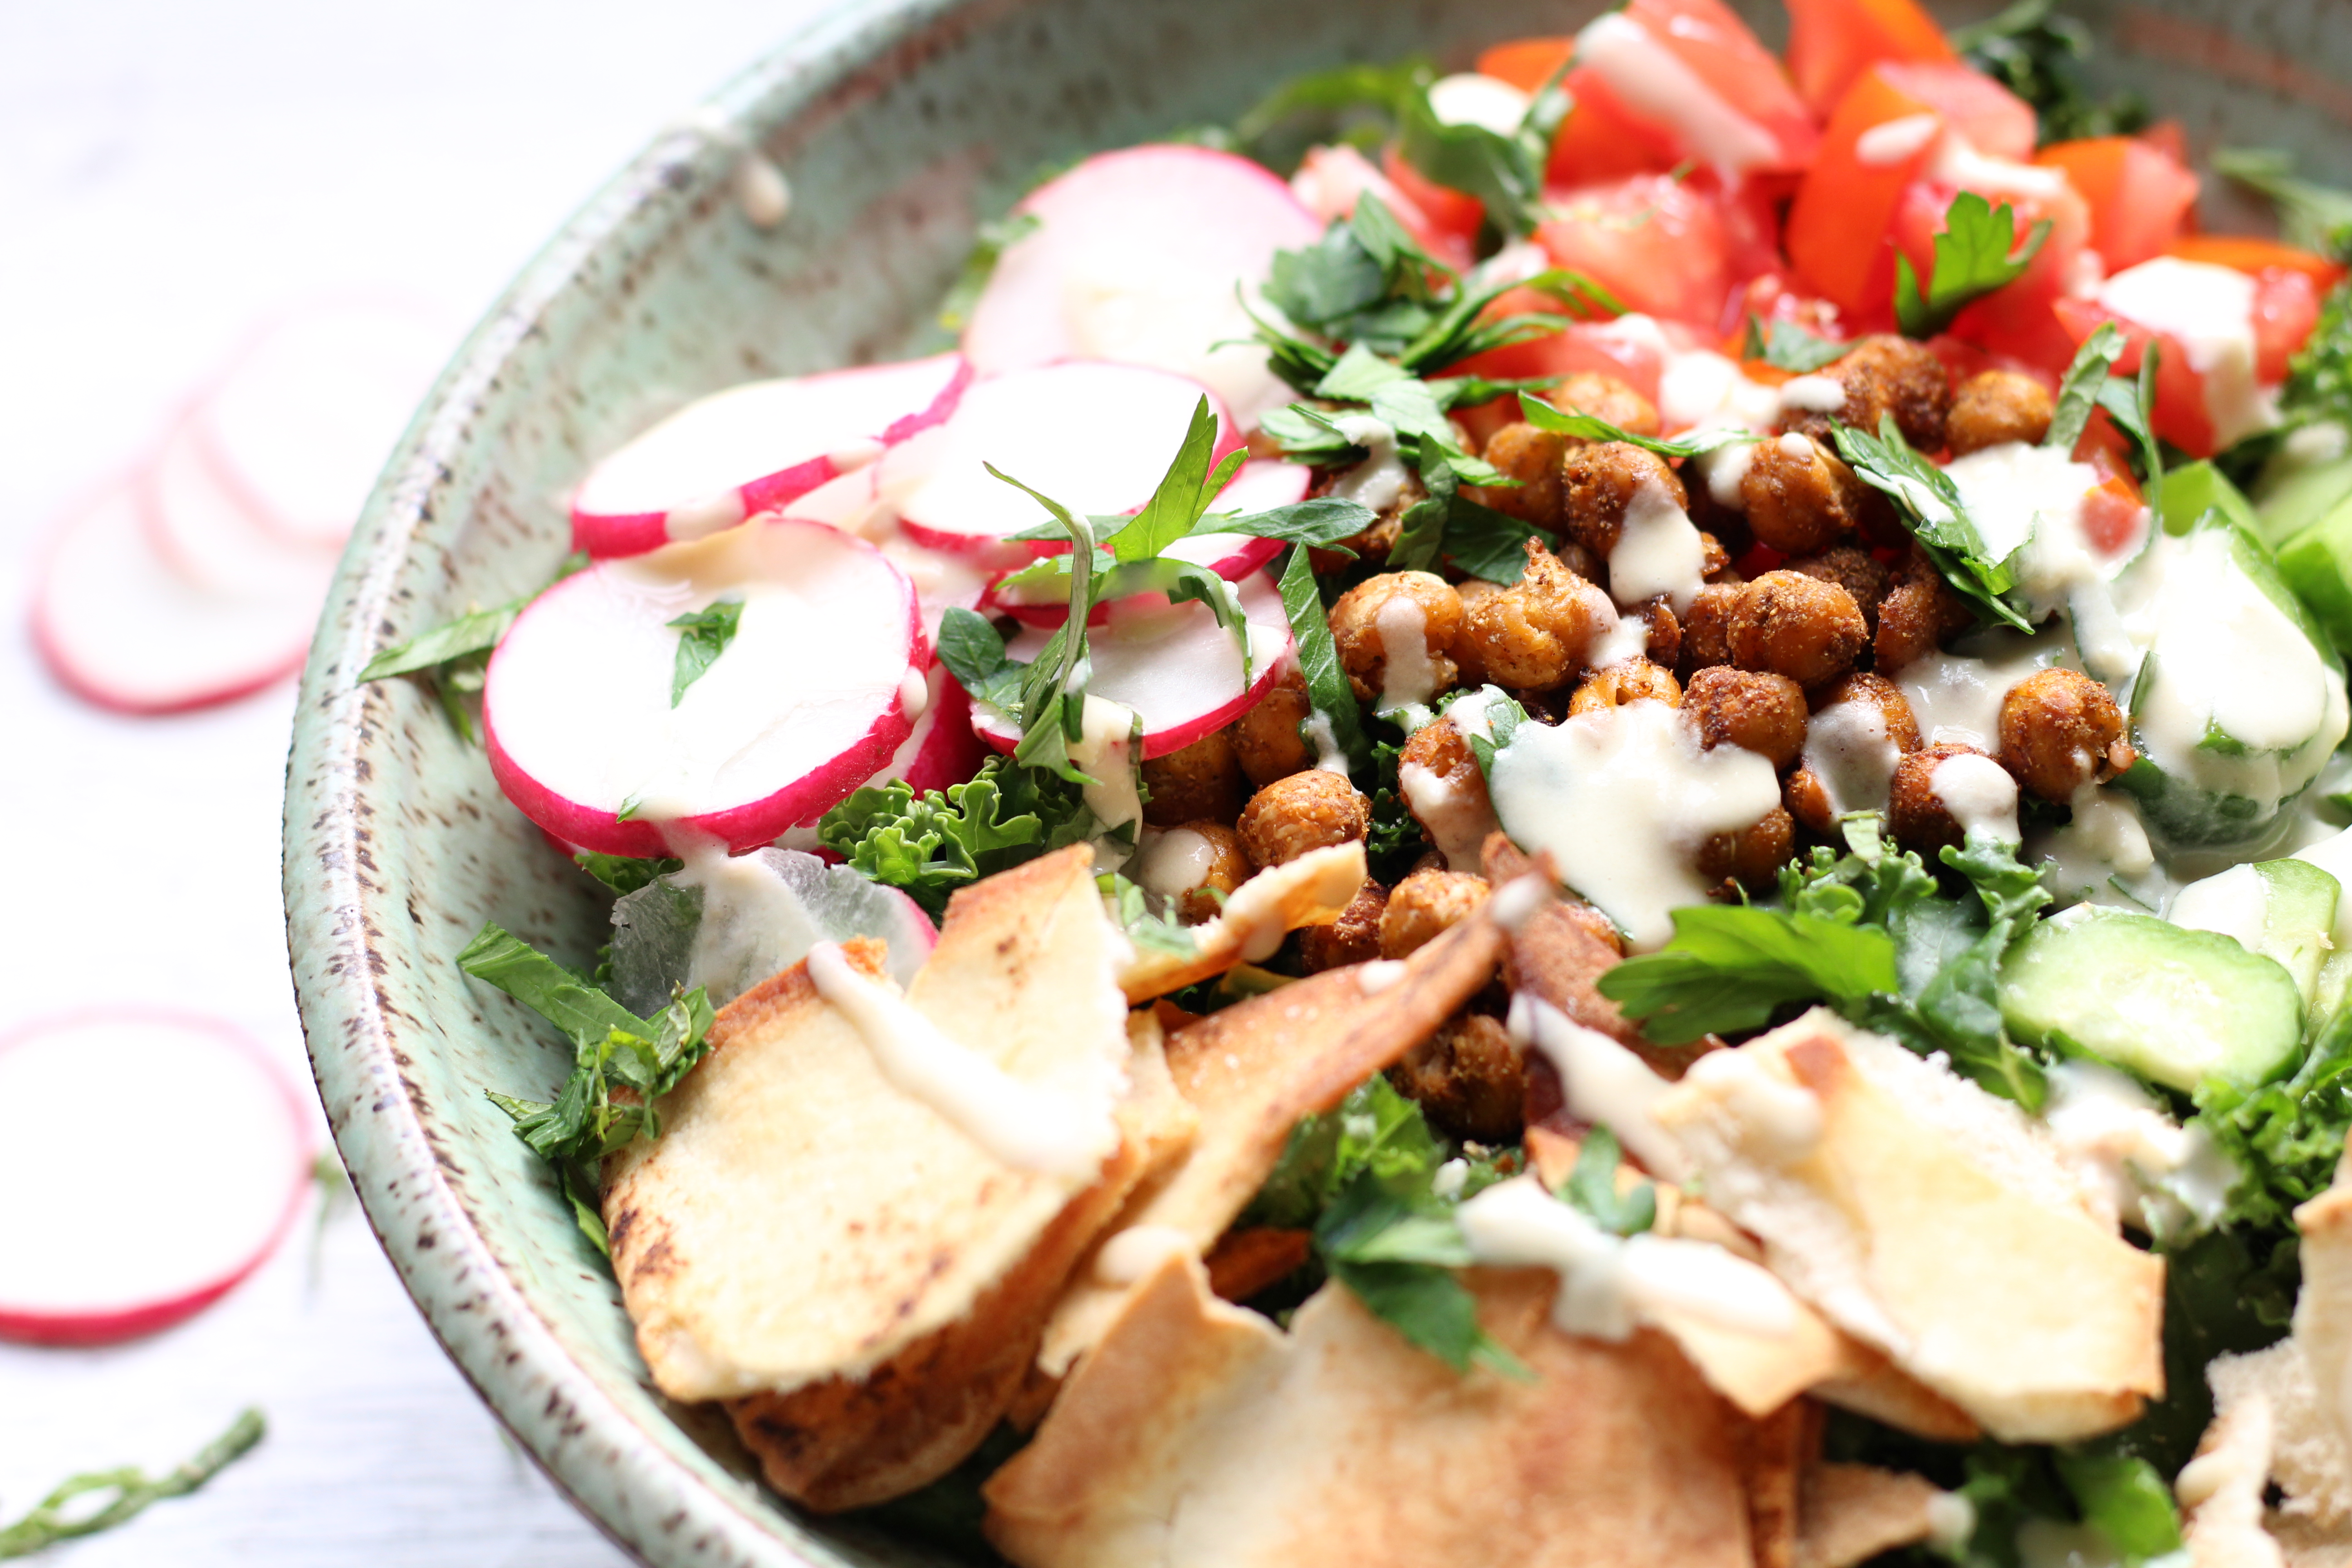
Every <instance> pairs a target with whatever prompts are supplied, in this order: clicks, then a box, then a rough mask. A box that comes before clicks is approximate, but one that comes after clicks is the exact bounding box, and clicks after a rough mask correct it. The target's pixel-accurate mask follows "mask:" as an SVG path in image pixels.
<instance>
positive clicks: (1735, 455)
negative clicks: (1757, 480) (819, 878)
mask: <svg viewBox="0 0 2352 1568" xmlns="http://www.w3.org/2000/svg"><path fill="white" fill-rule="evenodd" d="M1691 460H1692V461H1693V462H1695V463H1696V464H1697V465H1698V471H1699V474H1700V475H1701V477H1702V478H1704V479H1705V480H1706V493H1707V494H1708V496H1709V497H1711V498H1712V499H1713V500H1714V501H1715V504H1716V505H1717V506H1720V507H1727V508H1728V509H1730V510H1733V511H1740V512H1744V511H1746V510H1748V500H1747V492H1746V491H1745V490H1744V489H1741V487H1742V486H1744V485H1745V484H1747V482H1748V469H1749V468H1754V467H1755V466H1756V444H1755V443H1754V442H1752V441H1741V442H1739V443H1738V444H1737V445H1734V446H1729V447H1717V448H1716V449H1715V450H1714V451H1712V452H1702V453H1700V454H1699V455H1698V456H1697V457H1696V458H1693V459H1691Z"/></svg>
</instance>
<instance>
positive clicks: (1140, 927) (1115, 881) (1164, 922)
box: [1095, 871, 1201, 958]
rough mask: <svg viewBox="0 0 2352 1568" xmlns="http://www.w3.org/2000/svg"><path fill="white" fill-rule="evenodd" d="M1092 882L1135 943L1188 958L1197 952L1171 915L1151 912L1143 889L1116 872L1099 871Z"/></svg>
mask: <svg viewBox="0 0 2352 1568" xmlns="http://www.w3.org/2000/svg"><path fill="white" fill-rule="evenodd" d="M1095 885H1096V886H1097V887H1098V888H1100V889H1102V895H1103V901H1104V903H1105V904H1107V905H1108V907H1109V908H1110V910H1111V911H1112V913H1113V917H1114V918H1115V919H1117V920H1118V923H1119V924H1120V925H1121V926H1122V927H1124V928H1125V929H1126V931H1127V935H1128V940H1129V941H1130V942H1134V943H1135V945H1136V946H1138V947H1144V948H1150V949H1152V950H1153V951H1154V952H1165V953H1171V954H1173V955H1174V956H1176V957H1178V958H1191V957H1192V955H1193V954H1195V953H1197V952H1200V951H1201V944H1200V942H1199V939H1198V938H1196V937H1194V936H1193V934H1192V930H1191V928H1189V927H1188V926H1186V925H1185V924H1184V923H1183V922H1182V921H1178V920H1176V919H1175V918H1174V917H1173V916H1171V915H1166V914H1160V913H1155V912H1154V911H1153V910H1152V908H1151V900H1150V897H1149V896H1148V895H1147V894H1146V893H1145V892H1144V890H1143V889H1141V888H1139V887H1138V886H1137V885H1136V884H1135V883H1133V882H1130V881H1129V880H1128V879H1126V878H1125V877H1122V876H1120V875H1119V874H1118V872H1116V871H1105V872H1103V873H1102V874H1101V875H1099V876H1097V878H1096V879H1095Z"/></svg>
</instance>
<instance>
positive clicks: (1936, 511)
mask: <svg viewBox="0 0 2352 1568" xmlns="http://www.w3.org/2000/svg"><path fill="white" fill-rule="evenodd" d="M1831 437H1832V440H1834V441H1835V442H1836V443H1837V449H1838V456H1839V457H1841V458H1844V459H1845V461H1846V465H1847V466H1848V467H1849V468H1853V472H1854V477H1855V478H1856V479H1861V480H1862V481H1863V482H1864V484H1866V485H1869V486H1870V487H1871V488H1872V489H1875V490H1878V491H1879V492H1881V493H1882V494H1884V495H1885V496H1886V498H1887V499H1888V500H1892V501H1893V502H1894V503H1895V511H1896V513H1897V514H1898V515H1899V516H1900V517H1901V518H1902V519H1903V522H1904V526H1905V527H1906V528H1908V529H1909V530H1910V531H1911V537H1912V538H1914V539H1915V540H1916V541H1918V543H1919V548H1920V549H1922V550H1924V551H1926V552H1927V557H1928V559H1929V560H1931V561H1933V562H1934V563H1936V569H1937V571H1938V572H1940V573H1941V574H1943V577H1944V581H1945V582H1946V583H1948V584H1950V585H1951V587H1952V591H1953V592H1954V593H1956V594H1958V595H1959V596H1960V597H1961V598H1962V599H1964V600H1966V601H1967V602H1968V605H1969V608H1970V609H1972V610H1974V611H1975V612H1976V614H1977V618H1978V619H1979V620H1980V621H1983V622H1986V623H1988V624H1996V625H2001V626H2014V627H2016V628H2017V629H2018V630H2020V631H2027V632H2030V631H2032V629H2033V623H2032V621H2031V620H2029V619H2027V618H2026V615H2025V612H2024V610H2023V609H2022V608H2021V606H2020V605H2019V604H2018V603H2017V602H2016V600H2015V599H2014V598H2013V597H2012V592H2013V590H2014V589H2015V588H2016V586H2017V577H2016V574H2015V573H2014V572H2012V571H2011V568H2010V565H2009V563H2007V562H2006V561H1996V560H1994V559H1993V558H1992V557H1991V556H1990V554H1988V553H1987V552H1986V546H1985V542H1984V535H1983V534H1982V533H1980V532H1979V531H1977V525H1976V523H1975V521H1974V520H1972V519H1971V518H1970V517H1969V514H1968V509H1967V508H1966V507H1965V506H1963V505H1962V504H1961V502H1960V491H1959V487H1958V486H1957V485H1955V484H1953V483H1952V479H1951V476H1950V475H1948V474H1947V473H1945V472H1944V470H1943V469H1941V468H1937V466H1936V465H1935V464H1934V463H1932V462H1929V461H1928V460H1927V458H1923V457H1921V456H1920V455H1919V454H1918V453H1917V452H1915V451H1913V450H1912V449H1911V444H1910V443H1909V442H1907V441H1906V440H1905V439H1904V438H1903V432H1902V431H1900V430H1898V429H1896V428H1895V416H1893V415H1891V414H1882V415H1881V416H1879V420H1878V434H1877V435H1875V436H1873V435H1871V434H1869V433H1868V432H1867V431H1864V430H1858V429H1855V428H1854V427H1853V426H1851V425H1843V424H1839V423H1836V422H1834V421H1832V425H1831Z"/></svg>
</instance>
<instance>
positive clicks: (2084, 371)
mask: <svg viewBox="0 0 2352 1568" xmlns="http://www.w3.org/2000/svg"><path fill="white" fill-rule="evenodd" d="M2125 342H2126V339H2125V337H2124V330H2123V329H2122V328H2121V327H2118V326H2116V324H2115V323H2114V322H2113V321H2102V322H2100V323H2099V330H2098V331H2095V332H2093V333H2092V334H2091V335H2090V336H2089V337H2087V338H2084V340H2083V346H2082V347H2081V348H2079V349H2077V350H2075V351H2074V363H2071V364H2069V365H2067V367H2066V377H2065V379H2064V380H2063V381H2062V382H2060V383H2059V384H2058V400H2057V403H2056V404H2055V405H2054V406H2053V408H2052V411H2051V415H2050V434H2048V435H2047V436H2045V437H2042V445H2043V446H2045V447H2055V448H2057V449H2058V450H2059V451H2062V452H2071V451H2073V450H2074V444H2075V443H2076V442H2078V441H2080V440H2081V439H2082V438H2083V429H2084V426H2086V425H2088V424H2089V423H2090V422H2091V410H2092V409H2094V408H2096V407H2097V406H2099V397H2100V395H2101V393H2103V392H2104V391H2105V388H2106V384H2107V377H2108V373H2109V372H2111V371H2112V370H2114V368H2115V363H2116V360H2117V359H2118V358H2120V357H2122V354H2123V352H2124V346H2125Z"/></svg>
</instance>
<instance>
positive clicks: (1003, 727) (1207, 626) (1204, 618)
mask: <svg viewBox="0 0 2352 1568" xmlns="http://www.w3.org/2000/svg"><path fill="white" fill-rule="evenodd" d="M1240 593H1241V601H1242V615H1243V617H1244V620H1245V621H1246V622H1247V624H1248V627H1249V641H1250V668H1249V679H1248V680H1247V681H1246V682H1244V680H1243V679H1242V652H1241V648H1240V647H1239V646H1237V645H1236V644H1235V642H1234V634H1233V633H1231V632H1230V631H1227V630H1226V629H1225V628H1224V627H1223V626H1219V625H1217V618H1216V616H1214V615H1213V614H1212V613H1211V611H1210V609H1209V607H1208V606H1207V605H1202V604H1199V603H1195V602H1192V601H1187V602H1186V603H1184V604H1181V605H1170V604H1168V603H1167V601H1165V600H1164V599H1163V600H1161V601H1160V603H1159V604H1158V605H1155V606H1153V607H1152V608H1151V609H1150V610H1149V611H1138V610H1132V609H1130V608H1129V602H1128V601H1124V600H1123V601H1121V603H1120V605H1119V606H1118V611H1117V612H1115V613H1114V614H1113V615H1112V616H1111V618H1110V624H1109V625H1108V626H1106V627H1105V628H1103V629H1102V630H1100V631H1096V632H1089V633H1088V634H1087V658H1088V659H1089V660H1090V661H1091V663H1092V668H1093V673H1092V675H1090V676H1089V677H1088V678H1087V691H1088V692H1089V693H1090V694H1092V695H1094V696H1097V697H1107V698H1108V699H1110V700H1112V701H1114V702H1123V703H1125V704H1126V705H1127V706H1128V707H1129V708H1132V709H1134V710H1135V711H1136V712H1137V713H1138V714H1139V715H1140V716H1141V717H1142V719H1143V754H1144V755H1145V756H1146V757H1147V758H1149V757H1164V756H1166V755H1167V754H1168V753H1169V752H1175V751H1181V750H1182V749H1183V748H1184V747H1186V746H1189V745H1191V744H1192V742H1195V741H1197V740H1199V739H1200V738H1201V737H1202V736H1203V735H1206V734H1208V733H1209V732H1210V731H1213V730H1218V729H1222V728H1223V727H1224V726H1225V725H1226V724H1228V723H1230V722H1231V721H1234V719H1236V718H1238V717H1239V716H1240V715H1241V714H1243V713H1244V712H1246V711H1247V710H1249V709H1250V708H1251V707H1252V706H1254V705H1255V703H1256V702H1257V700H1258V699H1260V698H1261V697H1264V696H1265V693H1266V691H1267V690H1268V689H1270V688H1271V687H1272V686H1273V684H1274V679H1275V672H1276V668H1277V667H1278V666H1279V665H1280V664H1281V663H1282V659H1283V656H1284V655H1286V654H1287V653H1288V652H1289V651H1290V647H1291V642H1290V617H1289V616H1288V615H1287V614H1286V613H1285V611H1284V610H1283V607H1282V595H1281V593H1280V592H1279V591H1277V590H1276V587H1275V585H1274V584H1273V583H1271V582H1269V581H1268V580H1267V579H1266V578H1265V576H1264V575H1263V574H1261V575H1258V576H1255V577H1251V578H1249V579H1247V580H1246V581H1244V583H1243V584H1241V588H1240ZM1137 597H1141V595H1137ZM1050 635H1051V634H1050V633H1048V632H1045V631H1044V630H1043V629H1039V628H1031V629H1029V630H1026V631H1024V632H1022V633H1021V634H1020V635H1019V636H1017V637H1014V638H1013V640H1012V642H1011V643H1009V644H1007V645H1006V647H1005V652H1006V653H1008V654H1010V655H1011V656H1012V657H1013V658H1017V659H1022V660H1024V661H1034V659H1035V658H1036V657H1037V656H1038V654H1039V653H1041V652H1043V651H1044V650H1045V639H1046V638H1047V637H1049V636H1050ZM971 711H972V721H971V722H972V729H973V730H974V731H976V732H977V733H978V734H979V736H980V738H981V739H982V740H983V741H986V742H988V743H989V744H990V745H992V746H994V747H995V748H996V749H997V750H998V751H1001V752H1010V751H1012V750H1013V747H1014V746H1015V745H1017V744H1019V743H1020V740H1021V732H1020V731H1018V730H1016V729H1014V728H1013V725H1012V724H1011V723H1010V722H1008V721H1006V720H1005V719H1004V718H1003V716H1002V715H1000V714H998V713H996V712H995V711H993V710H990V709H987V708H983V707H982V706H980V705H979V704H977V703H975V704H973V706H972V710H971Z"/></svg>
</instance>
